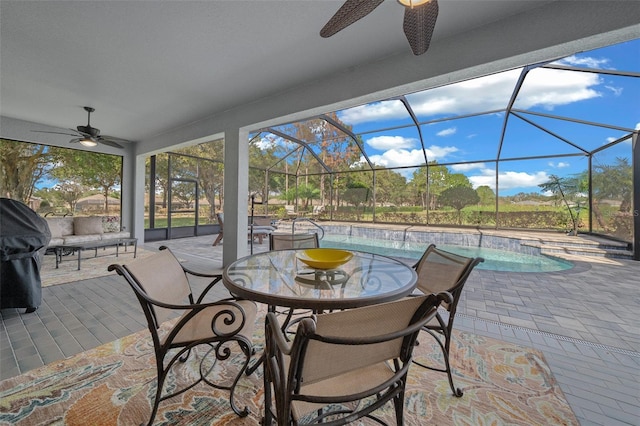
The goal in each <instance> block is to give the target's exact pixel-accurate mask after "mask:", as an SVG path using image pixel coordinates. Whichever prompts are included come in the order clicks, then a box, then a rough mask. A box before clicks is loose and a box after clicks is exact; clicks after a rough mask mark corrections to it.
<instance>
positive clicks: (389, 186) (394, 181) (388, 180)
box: [376, 167, 407, 206]
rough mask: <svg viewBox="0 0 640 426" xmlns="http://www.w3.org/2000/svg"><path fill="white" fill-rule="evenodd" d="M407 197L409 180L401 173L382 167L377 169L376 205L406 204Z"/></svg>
mask: <svg viewBox="0 0 640 426" xmlns="http://www.w3.org/2000/svg"><path fill="white" fill-rule="evenodd" d="M406 196H407V179H405V177H404V176H402V175H401V174H400V173H398V172H395V171H393V170H389V169H385V168H382V167H377V168H376V203H377V204H378V205H383V204H386V203H390V204H394V205H396V206H399V205H402V204H404V201H405V197H406Z"/></svg>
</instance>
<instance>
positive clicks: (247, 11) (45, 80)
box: [0, 0, 596, 140]
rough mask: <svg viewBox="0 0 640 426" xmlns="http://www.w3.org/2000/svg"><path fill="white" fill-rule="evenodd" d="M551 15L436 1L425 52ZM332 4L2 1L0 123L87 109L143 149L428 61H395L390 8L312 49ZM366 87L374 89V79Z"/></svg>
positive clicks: (533, 4)
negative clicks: (343, 77)
mask: <svg viewBox="0 0 640 426" xmlns="http://www.w3.org/2000/svg"><path fill="white" fill-rule="evenodd" d="M553 3H557V2H555V1H542V0H535V1H525V0H519V1H505V0H498V1H485V0H469V1H465V0H440V2H439V4H440V14H439V17H438V21H437V24H436V28H435V32H434V36H433V39H432V42H431V46H432V47H431V49H432V50H433V49H434V46H436V48H435V49H437V46H438V44H439V43H444V42H445V41H446V40H448V39H453V38H455V37H456V36H459V35H460V34H464V33H467V32H470V31H472V30H474V29H476V30H477V29H480V28H482V27H484V26H489V25H494V26H495V23H496V22H499V21H504V22H508V21H509V20H510V19H512V18H513V17H514V16H518V15H520V14H525V15H524V16H528V15H526V14H529V13H532V15H531V16H538V15H539V16H542V15H540V12H541V11H542V10H543V9H544V8H546V7H548V6H553ZM574 3H575V2H574ZM586 3H589V2H586ZM341 4H342V2H341V1H319V0H315V1H302V0H299V1H266V0H263V1H258V0H254V1H238V0H236V1H5V0H2V1H1V2H0V17H1V22H0V43H1V44H0V76H1V77H0V114H1V115H2V116H3V117H9V118H12V119H19V120H26V121H30V122H35V123H41V124H45V125H50V126H57V127H62V128H69V127H75V126H77V125H80V124H85V123H86V113H85V112H84V111H83V110H82V106H84V105H88V106H92V107H94V108H95V109H96V112H95V113H94V114H93V115H92V121H91V124H92V125H94V126H95V127H98V128H100V129H101V130H102V133H103V134H109V135H113V136H117V137H121V138H126V139H131V140H147V139H150V138H153V137H154V136H155V135H160V134H165V133H167V132H170V131H172V130H174V129H177V128H181V127H184V126H188V125H189V124H190V123H194V122H198V121H201V120H203V119H206V118H207V117H213V116H216V115H220V114H223V113H224V112H225V111H229V110H232V109H238V108H242V107H243V106H247V105H252V104H254V103H257V102H260V101H262V100H264V99H266V98H270V97H274V96H278V95H280V94H282V93H286V92H288V91H292V90H293V89H296V88H301V87H305V86H308V85H311V84H314V83H315V82H319V81H325V80H326V81H330V80H327V79H328V77H329V76H335V75H339V74H340V73H344V72H346V71H348V70H353V69H361V68H359V67H363V64H377V63H381V62H383V61H385V60H386V59H388V58H393V57H402V58H404V59H403V60H407V59H409V60H414V61H416V63H422V62H418V61H429V54H430V52H431V50H430V51H429V52H427V53H426V54H425V55H423V56H421V57H411V58H405V57H406V55H410V49H409V45H408V43H407V41H406V39H405V37H404V34H403V32H402V18H403V7H402V6H401V5H399V4H398V3H397V2H396V1H395V0H387V1H385V2H384V3H383V4H382V5H381V6H379V7H378V8H377V9H376V10H374V11H373V12H372V13H371V14H370V15H369V16H367V17H365V18H364V19H362V20H361V21H359V22H356V23H355V24H353V25H351V26H350V27H348V28H347V29H345V30H343V31H342V32H340V33H338V34H336V35H335V36H333V37H331V38H329V39H323V38H321V37H320V36H319V31H320V29H321V28H322V26H323V25H324V23H325V22H326V21H327V20H328V19H329V18H330V17H331V16H332V15H333V13H335V11H336V10H337V9H338V8H339V7H340V5H341ZM594 19H596V17H594ZM540 25H543V24H542V23H541V24H540ZM539 28H541V29H543V30H544V29H545V28H546V27H544V26H540V27H539ZM549 33H551V32H549ZM505 36H506V34H505ZM545 36H546V34H545V35H543V36H541V38H544V37H545ZM536 37H538V36H536ZM538 38H540V37H538ZM545 42H546V41H545ZM546 43H547V44H550V43H551V41H549V42H546ZM425 63H427V62H425ZM430 66H434V65H433V64H431V65H430ZM430 72H432V73H435V71H430ZM367 80H368V81H370V82H371V83H373V84H372V86H371V87H372V90H373V88H375V90H380V89H381V87H380V86H379V85H377V86H376V84H375V80H376V79H375V76H374V77H373V78H372V76H371V75H370V76H368V78H367ZM353 84H354V85H357V84H359V82H353ZM365 90H366V89H365V88H364V87H358V88H357V90H354V93H355V94H362V93H363V92H364V91H365ZM340 96H342V98H343V99H337V100H346V99H348V98H349V97H350V96H352V94H351V93H349V92H348V91H344V93H341V94H340ZM0 130H1V129H0Z"/></svg>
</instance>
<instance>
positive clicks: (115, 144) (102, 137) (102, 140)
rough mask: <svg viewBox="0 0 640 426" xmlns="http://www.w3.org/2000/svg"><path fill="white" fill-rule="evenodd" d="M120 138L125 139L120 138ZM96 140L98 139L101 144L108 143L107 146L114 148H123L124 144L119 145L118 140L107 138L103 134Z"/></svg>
mask: <svg viewBox="0 0 640 426" xmlns="http://www.w3.org/2000/svg"><path fill="white" fill-rule="evenodd" d="M122 140H125V139H122ZM97 141H98V143H101V144H103V145H109V146H112V147H114V148H121V149H122V148H124V146H122V145H120V144H119V143H118V142H116V141H113V140H111V139H107V138H105V137H104V136H101V137H99V138H98V139H97Z"/></svg>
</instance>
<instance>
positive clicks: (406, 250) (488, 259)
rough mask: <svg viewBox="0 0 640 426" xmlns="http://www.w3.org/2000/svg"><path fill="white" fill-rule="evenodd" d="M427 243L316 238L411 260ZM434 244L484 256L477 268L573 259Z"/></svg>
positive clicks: (529, 268) (541, 266) (563, 263)
mask: <svg viewBox="0 0 640 426" xmlns="http://www.w3.org/2000/svg"><path fill="white" fill-rule="evenodd" d="M428 245H429V244H427V243H415V242H409V241H387V240H372V239H368V238H360V237H351V236H344V235H325V236H324V238H323V239H322V240H321V241H320V247H327V248H340V249H344V250H360V251H367V252H370V253H376V254H381V255H385V256H390V257H397V258H403V259H412V260H418V259H420V256H422V253H424V251H425V250H426V249H427V246H428ZM437 247H438V248H439V249H442V250H446V251H450V252H452V253H456V254H459V255H461V256H468V257H478V256H480V257H482V258H484V262H482V263H480V264H479V265H478V266H476V268H477V269H486V270H490V271H504V272H555V271H564V270H567V269H571V268H573V263H571V262H569V261H567V260H563V259H559V258H555V257H550V256H545V255H539V256H535V255H530V254H523V253H516V252H512V251H507V250H497V249H491V248H485V247H464V246H454V245H440V244H438V245H437Z"/></svg>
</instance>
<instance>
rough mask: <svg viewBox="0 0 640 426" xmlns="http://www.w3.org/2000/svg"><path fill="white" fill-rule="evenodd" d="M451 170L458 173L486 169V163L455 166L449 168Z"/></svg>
mask: <svg viewBox="0 0 640 426" xmlns="http://www.w3.org/2000/svg"><path fill="white" fill-rule="evenodd" d="M449 168H450V169H451V170H453V171H454V172H457V173H462V172H468V171H470V170H476V169H480V170H482V169H486V165H485V163H468V164H453V165H451V166H449Z"/></svg>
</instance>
